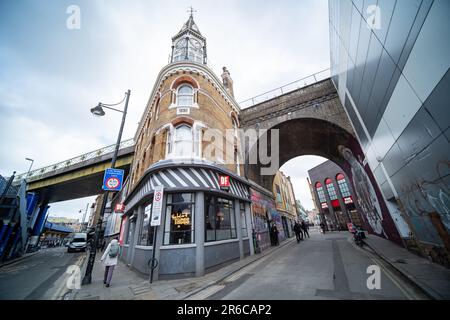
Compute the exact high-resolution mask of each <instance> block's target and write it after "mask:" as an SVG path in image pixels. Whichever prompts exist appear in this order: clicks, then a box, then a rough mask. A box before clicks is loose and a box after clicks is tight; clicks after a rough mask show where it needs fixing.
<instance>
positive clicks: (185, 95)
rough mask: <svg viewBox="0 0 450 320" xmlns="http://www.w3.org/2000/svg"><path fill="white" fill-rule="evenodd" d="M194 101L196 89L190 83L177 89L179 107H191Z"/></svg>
mask: <svg viewBox="0 0 450 320" xmlns="http://www.w3.org/2000/svg"><path fill="white" fill-rule="evenodd" d="M193 103H194V90H193V89H192V87H191V86H189V85H182V86H180V87H179V88H178V91H177V107H181V108H189V107H192V104H193Z"/></svg>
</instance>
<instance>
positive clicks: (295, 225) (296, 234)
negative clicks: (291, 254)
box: [294, 221, 302, 243]
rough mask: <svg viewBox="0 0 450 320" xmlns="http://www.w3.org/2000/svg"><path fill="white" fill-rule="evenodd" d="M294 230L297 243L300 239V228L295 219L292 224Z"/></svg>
mask: <svg viewBox="0 0 450 320" xmlns="http://www.w3.org/2000/svg"><path fill="white" fill-rule="evenodd" d="M294 232H295V236H296V238H297V243H299V242H300V240H302V230H301V227H300V224H299V223H298V222H297V221H295V224H294Z"/></svg>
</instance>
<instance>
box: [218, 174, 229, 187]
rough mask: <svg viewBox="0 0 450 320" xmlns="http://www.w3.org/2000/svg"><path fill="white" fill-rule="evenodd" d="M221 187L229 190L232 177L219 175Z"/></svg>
mask: <svg viewBox="0 0 450 320" xmlns="http://www.w3.org/2000/svg"><path fill="white" fill-rule="evenodd" d="M219 187H220V189H225V190H228V189H229V188H230V176H222V175H219Z"/></svg>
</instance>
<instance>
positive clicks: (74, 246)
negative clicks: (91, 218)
mask: <svg viewBox="0 0 450 320" xmlns="http://www.w3.org/2000/svg"><path fill="white" fill-rule="evenodd" d="M86 246H87V234H86V233H75V234H74V235H73V238H72V239H71V240H70V242H69V245H68V246H67V252H77V251H83V252H84V251H86Z"/></svg>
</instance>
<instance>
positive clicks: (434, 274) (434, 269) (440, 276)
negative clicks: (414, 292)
mask: <svg viewBox="0 0 450 320" xmlns="http://www.w3.org/2000/svg"><path fill="white" fill-rule="evenodd" d="M364 242H365V243H366V244H367V245H368V246H369V248H371V249H372V250H373V251H375V253H376V254H377V255H379V256H380V257H381V258H382V259H383V260H384V261H386V262H387V263H389V264H390V265H391V266H393V267H394V268H395V269H397V270H398V271H399V272H400V273H402V274H403V275H405V276H406V277H408V278H409V279H410V280H411V281H412V282H414V283H415V284H416V285H417V286H419V287H420V288H421V289H422V290H424V291H425V292H426V293H427V294H428V295H429V296H430V297H432V298H434V299H450V269H447V268H445V267H443V266H441V265H439V264H436V263H433V262H431V261H429V260H427V259H425V258H422V257H419V256H417V255H415V254H414V253H411V252H409V251H408V250H407V249H405V248H402V247H400V246H398V245H397V244H395V243H393V242H392V241H389V240H386V239H384V238H381V237H377V236H374V235H368V236H367V238H366V239H364Z"/></svg>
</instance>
